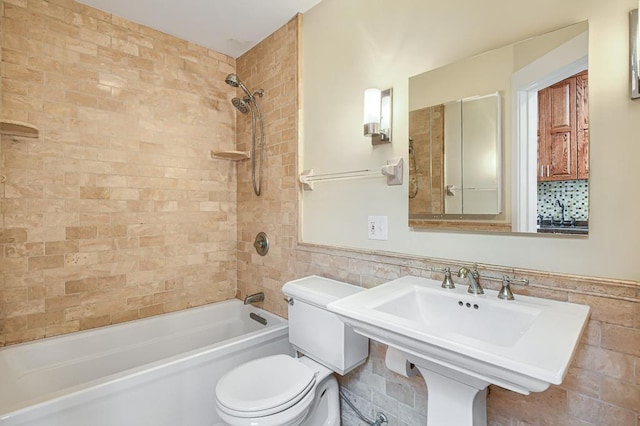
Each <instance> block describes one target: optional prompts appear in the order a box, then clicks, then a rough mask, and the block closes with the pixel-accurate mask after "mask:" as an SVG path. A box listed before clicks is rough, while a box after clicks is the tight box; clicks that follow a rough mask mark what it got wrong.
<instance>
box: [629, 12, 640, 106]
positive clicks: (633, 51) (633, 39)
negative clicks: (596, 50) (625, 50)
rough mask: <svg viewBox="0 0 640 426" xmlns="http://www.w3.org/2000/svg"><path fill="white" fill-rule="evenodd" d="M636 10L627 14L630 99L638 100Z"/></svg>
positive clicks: (639, 32)
mask: <svg viewBox="0 0 640 426" xmlns="http://www.w3.org/2000/svg"><path fill="white" fill-rule="evenodd" d="M638 10H640V0H639V1H638V9H634V10H632V11H631V12H629V57H630V64H629V65H630V74H631V99H638V98H640V29H639V28H638Z"/></svg>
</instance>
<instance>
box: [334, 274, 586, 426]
mask: <svg viewBox="0 0 640 426" xmlns="http://www.w3.org/2000/svg"><path fill="white" fill-rule="evenodd" d="M328 308H329V310H330V311H333V312H335V313H336V314H338V315H339V316H340V318H341V319H342V320H343V321H344V322H345V323H347V324H349V325H351V326H352V327H353V329H354V330H355V331H356V332H357V333H359V334H362V335H364V336H366V337H369V338H371V339H374V340H376V341H378V342H381V343H383V344H386V345H389V346H391V347H394V348H396V349H398V350H399V351H400V352H402V353H403V354H404V356H405V357H406V358H407V360H409V361H410V362H412V363H414V364H415V365H416V366H417V368H418V369H419V371H420V373H421V374H422V376H423V378H424V379H425V381H426V383H427V388H428V389H429V399H428V406H427V424H428V426H449V425H456V426H465V425H473V426H484V425H486V423H487V417H486V389H487V386H488V385H490V384H495V385H498V386H501V387H503V388H506V389H509V390H512V391H514V392H518V393H521V394H524V395H527V394H529V393H530V392H542V391H544V390H545V389H547V388H548V387H549V386H550V385H551V384H556V385H557V384H560V383H561V382H562V380H563V379H564V377H565V375H566V372H567V368H568V366H569V363H570V362H571V359H572V357H573V354H574V351H575V349H576V346H577V344H578V341H579V339H580V336H581V334H582V332H583V330H584V327H585V325H586V323H587V318H588V316H589V307H588V306H585V305H578V304H573V303H566V302H559V301H554V300H547V299H540V298H535V297H527V296H519V295H516V300H511V301H505V300H500V299H498V298H497V292H496V291H492V290H485V294H483V295H473V294H469V293H467V287H466V286H462V285H457V287H456V288H455V289H444V288H441V286H440V282H439V281H435V280H431V279H426V278H419V277H411V276H407V277H403V278H399V279H397V280H394V281H390V282H388V283H385V284H382V285H380V286H377V287H374V288H372V289H369V290H366V291H363V292H359V293H357V294H355V295H353V296H348V297H346V298H344V299H340V300H337V301H335V302H333V303H330V304H329V306H328Z"/></svg>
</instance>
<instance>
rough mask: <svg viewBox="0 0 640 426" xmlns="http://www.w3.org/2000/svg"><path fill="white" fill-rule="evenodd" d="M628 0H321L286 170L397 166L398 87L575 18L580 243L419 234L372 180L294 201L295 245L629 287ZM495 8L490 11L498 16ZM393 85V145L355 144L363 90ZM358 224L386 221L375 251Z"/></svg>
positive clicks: (639, 111)
mask: <svg viewBox="0 0 640 426" xmlns="http://www.w3.org/2000/svg"><path fill="white" fill-rule="evenodd" d="M634 7H637V2H634V1H632V0H615V1H610V2H601V1H598V0H588V1H579V0H568V1H564V2H556V1H553V0H542V1H539V2H527V1H522V0H518V1H507V0H491V1H490V2H482V3H478V2H466V1H462V0H456V1H449V2H440V1H435V0H428V1H418V0H401V1H393V2H391V1H384V2H376V3H375V6H372V4H371V3H370V2H366V1H365V0H354V1H350V2H347V3H345V2H342V1H339V0H324V1H323V2H322V3H320V4H319V5H318V6H316V7H315V8H313V9H312V10H311V11H309V12H308V13H307V14H306V15H305V25H304V28H303V46H304V48H303V77H304V78H303V84H304V87H303V89H304V90H303V91H304V101H303V110H304V117H303V123H304V125H303V128H304V134H303V140H302V141H301V156H302V161H301V165H300V170H302V169H309V168H314V169H315V171H316V173H323V172H334V171H346V170H357V169H361V168H376V167H379V166H381V165H382V164H384V163H385V162H386V160H387V159H388V158H392V157H395V156H404V157H405V158H406V157H407V151H408V134H407V127H408V114H407V104H408V102H407V90H408V77H409V76H412V75H416V74H418V73H421V72H424V71H426V70H430V69H434V68H437V67H440V66H443V65H445V64H448V63H451V62H453V61H457V60H460V59H462V58H465V57H468V56H471V55H474V54H478V53H480V52H483V51H487V50H490V49H494V48H497V47H500V46H503V45H506V44H510V43H513V42H515V41H518V40H522V39H525V38H528V37H531V36H534V35H537V34H540V33H544V32H548V31H551V30H554V29H557V28H560V27H563V26H566V25H569V24H572V23H575V22H579V21H583V20H585V19H588V20H589V35H590V48H589V61H590V64H589V65H590V66H589V85H590V88H589V90H590V93H589V95H590V121H591V127H592V131H591V187H590V201H591V204H592V209H591V212H590V216H589V218H590V228H591V229H592V231H591V232H590V235H589V237H588V239H575V238H545V237H537V236H500V235H490V234H466V233H452V232H443V231H438V232H429V231H418V230H412V229H409V228H408V226H407V208H408V207H407V195H408V185H406V184H405V185H403V186H395V187H394V186H386V185H384V183H383V180H382V178H379V179H378V178H374V179H372V178H369V179H360V180H350V181H340V182H327V183H318V184H317V185H316V190H315V191H313V192H305V194H304V200H303V204H302V205H303V207H302V209H303V220H302V236H303V240H304V241H307V242H313V243H319V244H327V245H337V246H346V247H355V248H362V249H372V250H378V251H389V252H398V253H407V254H418V255H424V256H432V257H439V258H447V259H457V260H460V261H468V262H471V261H475V262H482V263H489V264H498V265H509V266H516V267H523V268H532V269H538V270H543V271H553V272H565V273H572V274H580V275H591V276H601V277H615V278H626V279H633V280H638V279H640V270H639V269H638V268H637V266H636V263H637V253H639V252H640V239H639V238H630V237H629V236H632V235H640V222H638V221H635V220H634V219H633V218H635V217H636V216H637V212H638V211H639V210H640V187H638V186H637V185H635V184H634V182H636V181H638V180H639V179H640V168H638V167H637V165H636V164H635V162H634V161H631V160H630V159H633V158H638V156H639V155H640V144H638V143H637V136H636V135H637V129H636V126H637V125H636V124H635V123H637V122H638V121H639V120H638V119H639V118H640V102H633V101H631V100H630V99H629V94H628V91H629V90H628V64H627V63H628V58H627V55H628V53H627V49H628V16H627V14H628V12H629V10H631V9H632V8H634ZM498 11H499V12H498ZM373 86H375V87H379V88H386V87H391V86H393V88H394V129H393V130H394V141H393V144H391V145H385V146H378V147H373V148H372V146H371V145H370V143H369V140H368V139H367V138H365V137H364V136H362V124H361V122H362V97H363V91H364V89H365V88H367V87H373ZM369 215H386V216H388V217H389V240H388V241H372V240H368V239H367V234H366V221H367V216H369Z"/></svg>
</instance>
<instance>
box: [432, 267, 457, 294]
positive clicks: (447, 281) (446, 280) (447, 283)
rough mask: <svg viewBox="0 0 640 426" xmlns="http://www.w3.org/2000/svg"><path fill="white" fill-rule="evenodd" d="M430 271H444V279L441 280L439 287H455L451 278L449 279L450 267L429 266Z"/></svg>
mask: <svg viewBox="0 0 640 426" xmlns="http://www.w3.org/2000/svg"><path fill="white" fill-rule="evenodd" d="M431 271H432V272H443V273H444V279H443V280H442V285H441V286H440V287H442V288H449V289H451V288H456V285H455V284H454V283H453V280H452V279H451V268H449V267H448V266H447V267H445V268H433V267H432V268H431Z"/></svg>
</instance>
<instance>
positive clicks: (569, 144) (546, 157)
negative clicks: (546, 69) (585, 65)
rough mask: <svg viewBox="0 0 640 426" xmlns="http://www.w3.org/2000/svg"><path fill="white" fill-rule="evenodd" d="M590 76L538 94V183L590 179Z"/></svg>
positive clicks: (557, 85)
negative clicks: (588, 78)
mask: <svg viewBox="0 0 640 426" xmlns="http://www.w3.org/2000/svg"><path fill="white" fill-rule="evenodd" d="M587 82H588V80H587V72H586V71H584V72H582V73H580V74H577V75H574V76H572V77H569V78H567V79H565V80H562V81H561V82H559V83H556V84H554V85H553V86H550V87H547V88H545V89H543V90H541V91H539V92H538V181H539V182H543V181H556V180H575V179H588V178H589V110H588V84H587Z"/></svg>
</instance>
